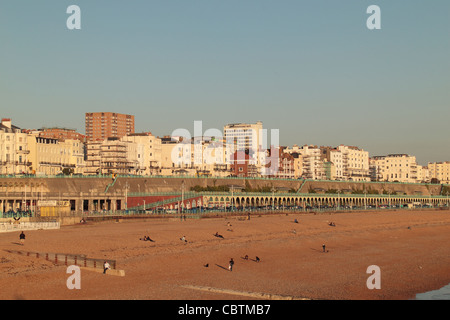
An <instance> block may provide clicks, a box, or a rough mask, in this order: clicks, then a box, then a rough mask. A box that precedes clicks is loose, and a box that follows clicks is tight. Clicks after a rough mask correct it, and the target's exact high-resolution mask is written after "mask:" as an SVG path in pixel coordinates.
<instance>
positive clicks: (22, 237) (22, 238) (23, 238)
mask: <svg viewBox="0 0 450 320" xmlns="http://www.w3.org/2000/svg"><path fill="white" fill-rule="evenodd" d="M19 240H20V244H21V245H23V244H24V243H25V233H23V231H22V233H21V234H20V235H19Z"/></svg>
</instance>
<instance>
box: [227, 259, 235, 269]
mask: <svg viewBox="0 0 450 320" xmlns="http://www.w3.org/2000/svg"><path fill="white" fill-rule="evenodd" d="M233 265H234V260H233V258H231V259H230V265H229V266H228V270H230V271H233Z"/></svg>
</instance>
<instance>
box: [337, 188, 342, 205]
mask: <svg viewBox="0 0 450 320" xmlns="http://www.w3.org/2000/svg"><path fill="white" fill-rule="evenodd" d="M340 205H341V190H339V191H338V205H337V209H338V210H339V209H340Z"/></svg>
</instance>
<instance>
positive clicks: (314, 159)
mask: <svg viewBox="0 0 450 320" xmlns="http://www.w3.org/2000/svg"><path fill="white" fill-rule="evenodd" d="M300 154H301V156H302V161H303V174H302V175H303V177H304V178H306V179H312V180H324V179H326V175H325V170H324V166H323V160H322V157H321V149H320V148H319V147H317V146H311V145H310V146H308V145H304V146H303V147H302V148H301V149H300Z"/></svg>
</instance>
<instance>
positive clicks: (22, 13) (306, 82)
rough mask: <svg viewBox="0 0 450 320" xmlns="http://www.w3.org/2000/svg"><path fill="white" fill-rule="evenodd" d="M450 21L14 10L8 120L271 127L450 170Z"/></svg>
mask: <svg viewBox="0 0 450 320" xmlns="http://www.w3.org/2000/svg"><path fill="white" fill-rule="evenodd" d="M70 5H77V6H79V8H80V10H81V29H80V30H70V29H68V28H67V25H66V22H67V20H68V18H69V17H70V16H71V14H68V13H67V12H66V10H67V8H68V7H69V6H70ZM370 5H378V6H379V8H380V9H381V29H379V30H369V29H368V28H367V25H366V21H367V19H368V18H369V17H370V16H371V14H370V13H367V8H368V7H369V6H370ZM449 17H450V1H448V0H430V1H423V0H389V1H387V0H370V1H366V0H341V1H335V0H277V1H274V0H157V1H156V0H133V1H125V0H122V1H118V0H95V1H91V0H89V1H88V0H70V1H67V0H41V1H31V0H28V1H25V0H1V2H0V117H2V118H12V121H13V124H14V125H16V126H18V127H21V128H41V127H52V126H59V127H68V128H74V129H76V130H77V131H79V132H81V133H84V132H85V124H84V116H85V113H86V112H118V113H125V114H133V115H135V123H136V132H144V131H150V132H152V133H153V134H154V135H156V136H163V135H170V134H171V133H172V132H173V131H174V130H175V129H179V128H183V129H187V130H189V131H190V132H192V133H193V130H194V121H202V126H203V130H207V129H210V128H217V129H219V130H222V129H223V126H224V125H226V124H228V123H239V122H249V123H255V122H256V121H262V122H263V126H264V128H265V129H268V130H270V129H278V130H279V139H280V144H281V145H286V146H292V145H294V144H297V145H300V146H301V145H305V144H308V145H310V144H312V145H323V146H333V147H334V146H338V145H340V144H345V145H353V146H358V147H360V148H362V149H364V150H367V151H369V154H370V156H376V155H387V154H392V153H406V154H410V155H414V156H416V158H417V161H418V162H419V164H422V165H426V164H427V162H435V161H450V137H449V132H450V131H449V121H450V59H449V57H450V18H449ZM269 132H270V131H269Z"/></svg>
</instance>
